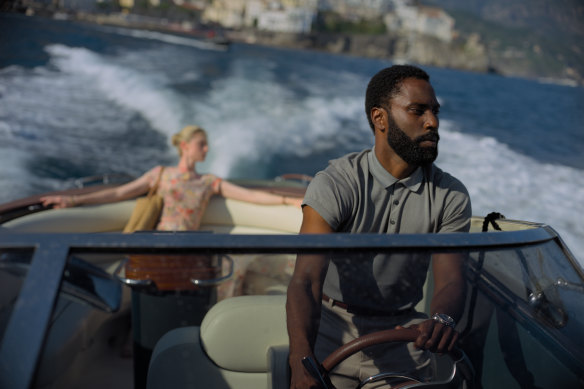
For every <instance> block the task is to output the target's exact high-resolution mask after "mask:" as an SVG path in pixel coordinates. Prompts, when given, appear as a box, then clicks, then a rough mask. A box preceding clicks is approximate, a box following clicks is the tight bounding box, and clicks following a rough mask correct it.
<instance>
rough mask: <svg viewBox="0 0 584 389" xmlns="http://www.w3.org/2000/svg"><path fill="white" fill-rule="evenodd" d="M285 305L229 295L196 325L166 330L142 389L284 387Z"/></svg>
mask: <svg viewBox="0 0 584 389" xmlns="http://www.w3.org/2000/svg"><path fill="white" fill-rule="evenodd" d="M285 302H286V296H284V295H274V296H239V297H233V298H230V299H227V300H223V301H221V302H219V303H217V304H216V305H215V306H214V307H213V308H211V310H210V311H209V312H208V313H207V315H206V317H205V319H204V320H203V323H202V326H201V327H181V328H176V329H174V330H171V331H169V332H167V333H166V334H165V335H164V336H162V338H161V339H160V340H159V341H158V342H157V344H156V346H155V347H154V350H153V353H152V358H151V360H150V366H149V368H148V380H147V389H166V388H173V389H183V388H184V389H187V388H189V389H193V388H195V389H196V388H205V389H207V388H213V389H233V388H238V389H264V388H265V389H287V388H288V387H289V386H290V374H289V369H288V334H287V330H286V313H285ZM203 328H204V329H203Z"/></svg>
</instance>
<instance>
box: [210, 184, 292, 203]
mask: <svg viewBox="0 0 584 389" xmlns="http://www.w3.org/2000/svg"><path fill="white" fill-rule="evenodd" d="M217 194H220V195H221V196H223V197H225V198H228V199H233V200H240V201H246V202H248V203H254V204H264V205H278V204H284V205H293V206H296V207H300V205H301V204H302V198H301V197H293V196H283V195H280V194H274V193H269V192H264V191H262V190H254V189H248V188H244V187H242V186H239V185H235V184H233V183H231V182H229V181H221V183H220V185H219V187H218V193H217Z"/></svg>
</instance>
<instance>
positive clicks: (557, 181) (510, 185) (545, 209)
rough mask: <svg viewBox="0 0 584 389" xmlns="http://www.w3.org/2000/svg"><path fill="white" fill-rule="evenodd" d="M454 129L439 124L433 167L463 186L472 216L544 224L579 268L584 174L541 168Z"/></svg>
mask: <svg viewBox="0 0 584 389" xmlns="http://www.w3.org/2000/svg"><path fill="white" fill-rule="evenodd" d="M454 127H455V125H454V124H453V123H451V122H448V121H444V120H443V121H442V130H441V134H442V140H441V141H440V156H439V159H438V161H437V164H438V165H439V166H440V167H441V168H443V169H444V170H446V171H448V172H449V173H451V174H453V175H454V176H456V177H458V178H459V179H460V180H461V181H463V182H464V183H465V185H466V187H467V189H468V190H469V192H470V195H471V200H472V203H473V214H475V215H479V216H480V215H484V216H486V215H487V214H488V213H490V212H493V211H496V212H500V213H502V214H503V215H505V216H506V217H507V218H509V219H519V220H528V221H534V222H540V223H545V224H548V225H550V226H551V227H553V228H554V229H555V230H556V231H558V233H559V234H560V235H561V236H562V238H563V239H564V240H565V241H566V244H567V245H568V247H569V248H570V249H571V251H572V252H573V254H574V255H576V257H577V258H579V259H580V261H581V262H583V263H584V261H582V259H584V258H582V253H583V252H584V239H583V238H584V222H583V221H582V220H583V219H582V217H581V215H582V214H584V202H582V199H584V172H583V171H582V170H578V169H574V168H571V167H567V166H561V165H555V164H547V163H541V162H539V161H536V160H534V159H532V158H530V157H528V156H525V155H522V154H519V153H517V152H515V151H513V150H511V149H510V148H509V147H507V146H506V145H504V144H502V143H500V142H498V141H497V140H496V139H494V138H490V137H478V136H471V135H465V134H462V133H460V132H456V131H449V128H454Z"/></svg>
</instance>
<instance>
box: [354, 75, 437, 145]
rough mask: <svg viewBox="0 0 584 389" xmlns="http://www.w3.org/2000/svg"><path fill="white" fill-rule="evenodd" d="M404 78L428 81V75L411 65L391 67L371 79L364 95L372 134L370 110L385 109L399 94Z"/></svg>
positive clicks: (373, 128)
mask: <svg viewBox="0 0 584 389" xmlns="http://www.w3.org/2000/svg"><path fill="white" fill-rule="evenodd" d="M406 78H417V79H420V80H425V81H428V82H429V81H430V76H429V75H428V73H426V72H425V71H423V70H422V69H420V68H419V67H416V66H412V65H393V66H390V67H388V68H385V69H383V70H380V71H379V72H378V73H377V74H375V75H374V76H373V77H371V80H370V81H369V84H368V85H367V92H366V94H365V113H366V115H367V120H368V121H369V126H371V130H373V132H374V133H375V127H374V126H373V121H372V120H371V110H372V109H373V108H375V107H381V108H385V107H387V105H388V104H389V100H391V98H393V97H394V96H395V95H396V94H397V93H398V92H399V90H400V87H401V83H402V81H403V80H405V79H406Z"/></svg>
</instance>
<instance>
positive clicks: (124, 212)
mask: <svg viewBox="0 0 584 389" xmlns="http://www.w3.org/2000/svg"><path fill="white" fill-rule="evenodd" d="M134 205H135V200H127V201H121V202H117V203H110V204H100V205H91V206H83V207H75V208H64V209H50V210H46V211H43V212H37V213H32V214H30V215H26V216H22V217H20V218H18V219H14V220H10V221H8V222H6V223H4V224H3V225H2V227H3V229H5V230H6V232H9V231H12V232H37V233H46V232H54V233H85V232H120V231H122V230H123V229H124V226H125V225H126V222H127V221H128V219H129V218H130V215H131V213H132V210H133V209H134ZM301 222H302V211H301V210H300V209H299V208H296V207H291V206H287V205H269V206H267V205H258V204H251V203H246V202H242V201H237V200H231V199H225V198H223V197H219V196H213V197H212V198H211V200H210V201H209V205H208V207H207V210H206V211H205V214H204V215H203V219H202V221H201V226H200V228H199V229H200V230H201V231H212V232H215V233H225V234H296V233H298V231H299V230H300V224H301ZM3 232H4V231H3Z"/></svg>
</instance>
